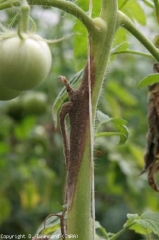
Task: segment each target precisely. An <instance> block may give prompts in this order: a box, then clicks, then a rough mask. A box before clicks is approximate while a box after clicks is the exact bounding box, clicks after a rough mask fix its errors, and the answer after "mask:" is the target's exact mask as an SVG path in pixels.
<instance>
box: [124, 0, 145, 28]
mask: <svg viewBox="0 0 159 240" xmlns="http://www.w3.org/2000/svg"><path fill="white" fill-rule="evenodd" d="M119 9H120V10H121V11H123V12H124V13H125V14H126V15H127V16H128V17H129V18H130V19H132V20H134V19H135V20H136V21H137V22H138V23H139V24H141V25H146V16H145V12H144V10H143V8H142V7H141V5H140V4H139V1H137V0H129V1H124V0H119Z"/></svg>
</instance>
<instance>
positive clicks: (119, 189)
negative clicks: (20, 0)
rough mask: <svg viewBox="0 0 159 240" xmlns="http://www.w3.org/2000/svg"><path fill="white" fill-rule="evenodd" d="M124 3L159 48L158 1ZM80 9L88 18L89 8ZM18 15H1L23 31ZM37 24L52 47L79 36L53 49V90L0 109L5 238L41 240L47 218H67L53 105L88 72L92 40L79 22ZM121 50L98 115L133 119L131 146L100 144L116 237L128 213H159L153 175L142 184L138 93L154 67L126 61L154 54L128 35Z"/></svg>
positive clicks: (104, 200)
mask: <svg viewBox="0 0 159 240" xmlns="http://www.w3.org/2000/svg"><path fill="white" fill-rule="evenodd" d="M118 2H119V8H120V10H121V11H123V12H124V13H125V14H127V15H128V16H129V17H130V18H131V19H132V20H133V21H134V22H135V23H136V24H137V27H138V28H139V29H141V31H142V32H143V33H144V34H145V35H146V36H147V37H148V38H149V39H150V40H151V41H152V39H153V38H154V36H155V35H156V34H158V25H157V21H156V16H155V10H154V6H153V1H148V0H147V1H136V0H129V1H124V0H119V1H118ZM76 3H77V4H78V5H79V6H80V7H82V8H83V9H84V10H85V11H88V1H86V0H78V1H76ZM99 10H100V1H96V0H94V9H93V17H96V16H98V14H99ZM17 12H18V9H17V8H14V7H13V8H12V9H9V10H7V11H1V12H0V21H1V23H3V24H4V26H5V27H8V28H15V27H16V23H17V20H15V22H14V23H13V21H12V19H13V17H14V16H15V14H16V13H17ZM31 16H32V18H33V19H34V21H35V22H36V24H37V32H38V33H39V34H40V35H41V36H43V37H45V38H47V39H56V38H60V37H62V36H65V35H67V34H68V33H72V32H73V33H74V36H73V37H70V39H69V40H68V39H67V40H65V41H63V42H60V43H57V44H54V45H52V46H51V51H52V56H53V63H52V71H51V73H50V76H49V78H48V79H47V81H46V82H45V83H43V84H42V85H41V86H40V87H38V88H37V89H35V91H31V92H30V91H29V92H26V93H23V94H22V95H21V96H20V97H18V98H16V99H15V100H11V101H8V102H5V101H3V102H2V101H1V102H0V123H1V124H0V233H3V234H20V233H22V234H32V235H33V234H34V233H35V232H36V230H37V228H38V226H39V225H40V224H41V222H42V221H43V220H44V219H45V217H46V216H48V215H49V214H50V213H56V212H59V211H61V208H62V204H63V192H64V190H63V189H64V181H65V164H64V156H63V151H62V139H61V134H60V129H59V125H58V126H57V128H55V126H54V124H53V120H52V105H53V102H54V101H55V99H56V96H57V95H58V93H59V92H60V90H61V89H62V88H63V86H62V85H61V83H60V82H59V81H58V76H59V75H64V76H66V77H67V78H68V79H70V78H71V77H72V76H73V75H74V74H75V73H76V72H78V71H79V70H81V69H82V68H83V66H84V64H85V62H86V57H87V39H86V38H87V33H86V31H85V29H84V27H83V25H82V24H81V23H79V21H77V20H75V18H74V17H72V16H70V15H68V14H66V13H64V12H61V11H59V10H57V9H50V8H45V7H43V8H42V7H32V8H31ZM12 25H13V26H12ZM123 42H124V44H122V43H123ZM116 46H118V47H117V48H116ZM113 49H117V52H118V54H112V56H111V59H110V64H109V68H108V72H107V77H106V78H107V80H106V82H105V84H104V86H103V91H102V94H101V97H100V101H99V105H98V109H100V110H101V111H102V112H104V113H105V114H107V115H109V116H110V117H118V118H119V117H120V118H124V119H126V120H127V121H128V126H127V127H128V129H129V133H130V134H129V139H128V140H127V142H126V143H125V144H124V145H118V137H107V138H106V137H100V138H97V139H96V141H95V150H94V154H95V193H96V219H97V221H99V222H100V223H101V224H102V225H103V226H104V227H105V228H106V229H107V231H109V232H116V231H118V230H120V228H122V225H123V223H124V222H125V221H126V214H127V213H138V214H141V213H143V212H145V211H148V210H152V211H158V210H159V195H158V193H156V192H154V191H153V190H152V189H151V188H150V187H149V185H148V182H147V175H146V174H144V175H143V176H139V173H140V171H141V170H142V168H143V165H144V162H143V156H144V151H145V135H146V132H147V121H146V115H147V89H140V90H138V88H137V85H138V83H139V81H140V80H141V79H142V78H143V77H145V76H146V75H148V74H150V73H152V71H153V70H152V66H153V63H154V60H153V58H146V57H143V56H138V55H131V54H129V53H127V54H120V53H121V51H127V50H128V49H131V50H138V51H143V52H145V53H146V50H145V49H144V48H143V47H142V46H141V44H140V43H139V42H138V41H137V40H135V38H134V37H132V36H130V35H129V34H128V33H127V32H126V31H125V30H124V29H121V28H120V29H119V30H118V31H117V33H116V36H115V39H114V43H113ZM114 51H115V50H114ZM112 53H114V52H113V51H112ZM105 130H106V131H109V130H110V129H109V126H107V125H106V126H105ZM142 238H143V239H144V236H142ZM121 239H123V240H125V239H129V240H131V239H132V240H137V239H141V236H137V235H134V233H133V232H128V233H127V234H125V235H124V236H123V237H122V238H121Z"/></svg>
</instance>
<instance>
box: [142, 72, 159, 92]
mask: <svg viewBox="0 0 159 240" xmlns="http://www.w3.org/2000/svg"><path fill="white" fill-rule="evenodd" d="M157 82H159V74H158V73H154V74H150V75H148V76H147V77H145V78H143V79H142V80H141V81H140V82H139V85H138V88H142V87H146V86H150V85H152V84H154V83H157Z"/></svg>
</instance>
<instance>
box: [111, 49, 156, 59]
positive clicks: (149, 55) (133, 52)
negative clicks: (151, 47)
mask: <svg viewBox="0 0 159 240" xmlns="http://www.w3.org/2000/svg"><path fill="white" fill-rule="evenodd" d="M119 54H134V55H138V56H142V57H148V58H152V55H151V54H148V53H144V52H137V51H132V50H125V51H120V52H112V53H111V55H119Z"/></svg>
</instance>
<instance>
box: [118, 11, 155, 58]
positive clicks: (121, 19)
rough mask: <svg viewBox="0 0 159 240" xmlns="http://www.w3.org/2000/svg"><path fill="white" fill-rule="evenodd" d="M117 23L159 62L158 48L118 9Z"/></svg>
mask: <svg viewBox="0 0 159 240" xmlns="http://www.w3.org/2000/svg"><path fill="white" fill-rule="evenodd" d="M118 24H119V25H120V26H121V27H124V28H125V29H127V30H128V31H129V32H130V33H131V34H132V35H134V36H135V37H136V38H137V39H138V40H139V41H140V42H141V43H142V44H143V45H144V47H145V48H146V49H147V50H148V51H149V52H150V53H151V54H152V56H153V57H154V58H155V59H156V60H157V61H158V62H159V51H158V49H157V48H156V47H155V46H154V45H153V44H152V43H151V42H150V41H149V40H148V39H147V38H146V37H145V36H144V35H143V34H142V33H141V32H140V30H138V29H137V28H136V26H135V25H134V23H133V22H132V21H131V20H130V19H129V18H128V17H127V16H126V15H125V14H124V13H122V12H120V11H118Z"/></svg>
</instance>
